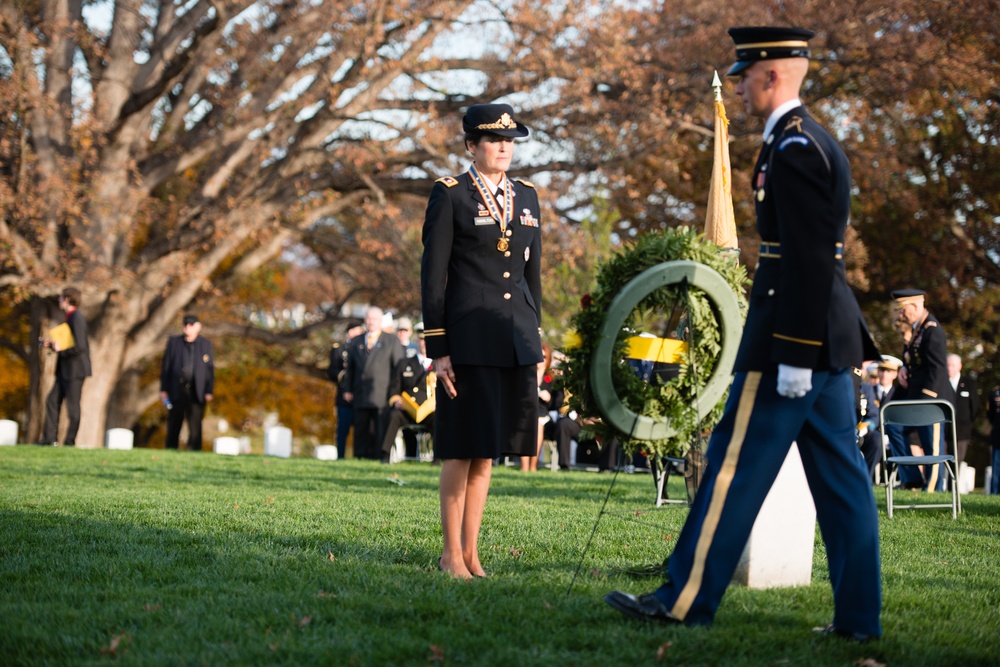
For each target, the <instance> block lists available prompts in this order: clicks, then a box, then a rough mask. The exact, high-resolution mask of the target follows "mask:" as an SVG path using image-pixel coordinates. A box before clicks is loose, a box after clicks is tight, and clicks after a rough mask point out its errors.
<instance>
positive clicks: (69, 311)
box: [42, 287, 91, 447]
mask: <svg viewBox="0 0 1000 667" xmlns="http://www.w3.org/2000/svg"><path fill="white" fill-rule="evenodd" d="M81 297H82V295H81V294H80V290H78V289H77V288H75V287H67V288H65V289H64V290H63V291H62V293H61V294H60V295H59V309H60V310H62V311H63V312H64V313H65V314H66V324H67V325H69V328H70V331H71V332H73V345H72V347H67V348H65V349H60V347H59V344H58V343H57V342H54V341H51V340H46V341H43V343H42V344H43V346H44V347H47V348H49V349H51V350H54V351H55V352H56V353H57V354H58V358H57V360H56V383H55V384H54V385H53V386H52V391H50V392H49V396H48V398H47V399H46V400H45V443H46V444H52V445H56V446H58V445H59V441H58V438H57V436H58V432H59V410H60V407H61V406H62V403H63V401H65V402H66V414H67V416H68V417H69V425H68V426H67V427H66V437H65V438H64V439H63V444H64V445H66V446H67V447H72V446H73V445H75V444H76V432H77V431H78V430H79V429H80V396H81V394H82V393H83V381H84V380H85V379H87V378H88V377H90V370H91V369H90V346H89V343H88V341H87V320H86V319H84V317H83V314H82V313H81V312H80V311H79V310H77V309H78V308H79V306H80V300H81Z"/></svg>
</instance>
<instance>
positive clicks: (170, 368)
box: [160, 314, 215, 452]
mask: <svg viewBox="0 0 1000 667" xmlns="http://www.w3.org/2000/svg"><path fill="white" fill-rule="evenodd" d="M183 329H184V331H183V333H182V334H181V335H179V336H171V337H170V339H169V340H168V341H167V349H166V351H165V352H164V353H163V363H162V364H161V366H160V400H162V401H163V402H164V403H165V404H166V406H167V408H169V409H168V411H167V441H166V447H167V449H177V448H178V446H179V440H180V435H181V427H182V426H183V425H184V420H185V419H186V420H187V425H188V442H187V448H188V449H189V450H191V451H194V452H200V451H201V450H202V436H201V420H202V418H203V417H204V416H205V408H206V406H207V405H208V404H209V403H211V401H212V396H213V394H214V393H215V358H214V357H213V356H212V342H211V341H210V340H208V339H207V338H205V337H203V336H201V322H200V321H199V320H198V316H197V315H192V314H188V315H185V316H184V320H183Z"/></svg>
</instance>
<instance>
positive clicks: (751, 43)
mask: <svg viewBox="0 0 1000 667" xmlns="http://www.w3.org/2000/svg"><path fill="white" fill-rule="evenodd" d="M815 34H816V33H815V32H813V31H812V30H809V29H807V28H775V27H769V26H747V27H740V28H730V29H729V36H730V37H732V38H733V42H735V44H736V62H735V63H733V66H732V67H730V68H729V71H728V72H726V74H727V75H728V76H733V75H735V74H739V73H740V72H742V71H743V70H745V69H746V68H747V67H750V65H753V64H754V63H755V62H757V61H758V60H776V59H778V58H808V57H809V40H810V39H811V38H812V36H813V35H815Z"/></svg>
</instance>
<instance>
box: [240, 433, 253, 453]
mask: <svg viewBox="0 0 1000 667" xmlns="http://www.w3.org/2000/svg"><path fill="white" fill-rule="evenodd" d="M250 450H251V448H250V436H249V435H241V436H240V454H249V453H250Z"/></svg>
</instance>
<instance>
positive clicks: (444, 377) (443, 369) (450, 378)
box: [434, 356, 458, 398]
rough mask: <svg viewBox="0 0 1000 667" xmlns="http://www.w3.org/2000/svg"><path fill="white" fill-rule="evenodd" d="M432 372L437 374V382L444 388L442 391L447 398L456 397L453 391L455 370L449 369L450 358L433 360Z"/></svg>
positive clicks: (456, 394) (455, 392) (456, 393)
mask: <svg viewBox="0 0 1000 667" xmlns="http://www.w3.org/2000/svg"><path fill="white" fill-rule="evenodd" d="M434 372H435V373H437V377H438V380H440V381H441V384H442V385H443V386H444V391H445V393H446V394H448V397H449V398H455V397H456V396H458V391H457V390H456V389H455V369H453V368H452V367H451V356H447V357H438V358H437V359H435V360H434Z"/></svg>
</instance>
